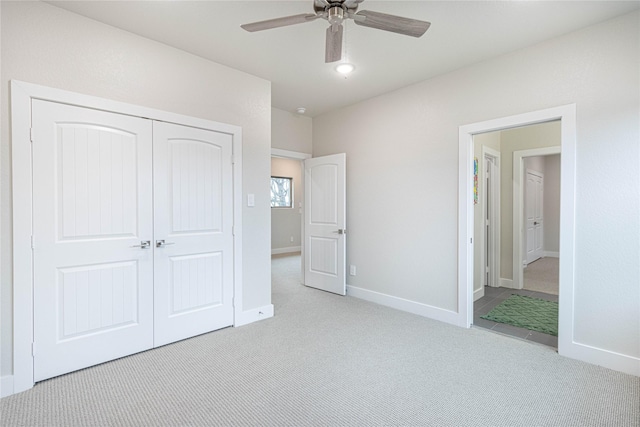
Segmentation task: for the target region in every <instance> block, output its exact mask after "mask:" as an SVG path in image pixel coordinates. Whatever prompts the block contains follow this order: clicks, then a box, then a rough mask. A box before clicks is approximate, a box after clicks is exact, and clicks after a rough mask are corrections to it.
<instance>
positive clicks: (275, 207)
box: [269, 175, 294, 209]
mask: <svg viewBox="0 0 640 427" xmlns="http://www.w3.org/2000/svg"><path fill="white" fill-rule="evenodd" d="M274 178H276V179H288V180H289V201H290V205H289V206H273V204H272V203H273V201H272V200H270V205H271V208H272V209H293V208H294V200H293V177H291V176H276V175H271V177H270V179H269V193H270V196H271V198H270V199H272V198H273V191H272V188H271V182H272V181H273V179H274Z"/></svg>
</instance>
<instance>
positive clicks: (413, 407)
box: [0, 257, 640, 426]
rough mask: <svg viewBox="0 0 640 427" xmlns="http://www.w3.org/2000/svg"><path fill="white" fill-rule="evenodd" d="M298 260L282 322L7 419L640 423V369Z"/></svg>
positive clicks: (188, 344) (25, 398)
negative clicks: (357, 290) (349, 287)
mask: <svg viewBox="0 0 640 427" xmlns="http://www.w3.org/2000/svg"><path fill="white" fill-rule="evenodd" d="M296 263H298V264H296ZM298 266H299V258H298V257H281V258H277V259H274V261H273V275H274V281H273V301H274V304H275V307H276V316H275V317H274V318H272V319H269V320H265V321H262V322H258V323H254V324H251V325H247V326H243V327H241V328H237V329H234V328H228V329H224V330H221V331H218V332H214V333H210V334H206V335H202V336H199V337H196V338H192V339H189V340H185V341H182V342H179V343H175V344H171V345H167V346H165V347H162V348H159V349H155V350H151V351H147V352H144V353H140V354H137V355H133V356H129V357H126V358H123V359H120V360H116V361H113V362H109V363H106V364H103V365H100V366H96V367H93V368H89V369H85V370H82V371H79V372H75V373H72V374H69V375H65V376H62V377H58V378H54V379H51V380H48V381H44V382H42V383H39V384H37V385H36V386H35V387H34V388H33V389H32V390H30V391H27V392H24V393H21V394H19V395H15V396H10V397H7V398H4V399H2V401H1V402H0V409H1V410H2V413H1V414H2V425H6V426H16V425H47V426H91V425H102V426H137V425H140V426H152V425H171V426H180V425H222V426H231V425H260V426H268V425H278V426H311V425H323V426H326V425H339V426H349V425H362V426H373V425H418V426H432V425H433V426H452V425H453V426H489V425H492V426H496V425H503V426H536V425H557V426H578V425H580V426H598V425H610V426H637V425H638V424H639V422H640V421H639V420H640V378H638V377H634V376H630V375H625V374H621V373H618V372H614V371H611V370H608V369H604V368H600V367H597V366H594V365H589V364H585V363H582V362H578V361H575V360H571V359H567V358H564V357H561V356H558V354H557V353H556V352H555V351H553V350H552V349H551V348H549V347H546V346H541V345H537V344H533V343H529V342H525V341H520V340H513V339H511V338H508V337H504V336H501V335H498V334H494V333H492V332H488V331H483V330H480V329H463V328H458V327H455V326H450V325H447V324H443V323H440V322H436V321H433V320H429V319H425V318H421V317H418V316H414V315H411V314H407V313H403V312H400V311H396V310H393V309H390V308H386V307H382V306H379V305H375V304H372V303H368V302H365V301H362V300H358V299H355V298H352V297H340V296H336V295H332V294H329V293H326V292H322V291H318V290H314V289H310V288H306V287H303V286H301V285H299V284H298V282H299V280H298V279H299V275H300V273H299V267H298ZM425 286H428V284H425Z"/></svg>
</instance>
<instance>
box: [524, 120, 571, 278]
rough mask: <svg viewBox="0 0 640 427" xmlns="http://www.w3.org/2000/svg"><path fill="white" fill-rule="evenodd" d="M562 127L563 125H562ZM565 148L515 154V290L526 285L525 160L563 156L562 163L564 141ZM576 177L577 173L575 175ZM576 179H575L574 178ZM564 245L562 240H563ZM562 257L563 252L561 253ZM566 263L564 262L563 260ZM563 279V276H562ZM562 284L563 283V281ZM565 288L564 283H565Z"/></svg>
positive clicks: (534, 149)
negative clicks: (556, 155) (524, 246)
mask: <svg viewBox="0 0 640 427" xmlns="http://www.w3.org/2000/svg"><path fill="white" fill-rule="evenodd" d="M561 126H562V125H561ZM562 144H563V146H562V147H560V146H555V147H544V148H533V149H531V150H519V151H514V152H513V276H512V277H513V288H514V289H522V286H523V285H524V278H523V276H524V266H523V265H522V260H523V259H524V249H523V247H522V245H523V243H524V185H525V181H524V180H525V177H524V158H525V157H537V156H551V155H553V154H561V152H562V156H561V158H560V161H561V162H562V158H564V156H565V155H566V150H565V149H564V140H562ZM563 167H564V163H561V167H560V173H561V174H562V175H561V176H562V178H561V181H560V194H561V197H564V193H563V192H562V191H563V189H562V179H563V178H564V174H563V172H562V168H563ZM574 176H575V173H574ZM574 179H575V178H574ZM562 207H563V205H562V201H561V205H560V211H561V212H562ZM562 218H563V217H562V215H561V216H560V237H561V238H562V227H564V226H565V225H566V224H564V223H563V222H562ZM561 244H562V240H561ZM560 256H562V252H561V253H560ZM563 261H564V260H563ZM560 277H561V278H562V275H560ZM561 282H562V281H561ZM563 286H564V283H563Z"/></svg>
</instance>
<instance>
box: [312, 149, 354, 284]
mask: <svg viewBox="0 0 640 427" xmlns="http://www.w3.org/2000/svg"><path fill="white" fill-rule="evenodd" d="M304 170H305V173H304V182H305V191H304V199H305V211H304V220H305V227H304V230H305V232H304V234H305V236H304V239H305V255H304V256H305V262H304V269H305V274H304V276H305V285H307V286H311V287H313V288H317V289H322V290H324V291H328V292H333V293H336V294H339V295H345V294H346V274H345V273H346V272H345V247H346V246H345V244H346V242H345V240H346V209H345V207H346V201H345V197H346V155H345V154H344V153H342V154H334V155H331V156H324V157H316V158H313V159H307V160H305V161H304Z"/></svg>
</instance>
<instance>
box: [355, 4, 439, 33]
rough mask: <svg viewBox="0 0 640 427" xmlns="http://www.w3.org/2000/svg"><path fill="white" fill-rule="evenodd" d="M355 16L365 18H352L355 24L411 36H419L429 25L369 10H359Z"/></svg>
mask: <svg viewBox="0 0 640 427" xmlns="http://www.w3.org/2000/svg"><path fill="white" fill-rule="evenodd" d="M355 16H357V17H364V18H365V19H362V18H356V19H354V22H355V23H356V24H357V25H362V26H363V27H370V28H376V29H378V30H384V31H391V32H394V33H398V34H404V35H406V36H412V37H420V36H421V35H423V34H424V33H425V32H426V31H427V30H428V29H429V27H430V26H431V23H430V22H426V21H419V20H417V19H410V18H403V17H401V16H395V15H387V14H386V13H380V12H372V11H370V10H361V11H360V12H358V13H356V14H355Z"/></svg>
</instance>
